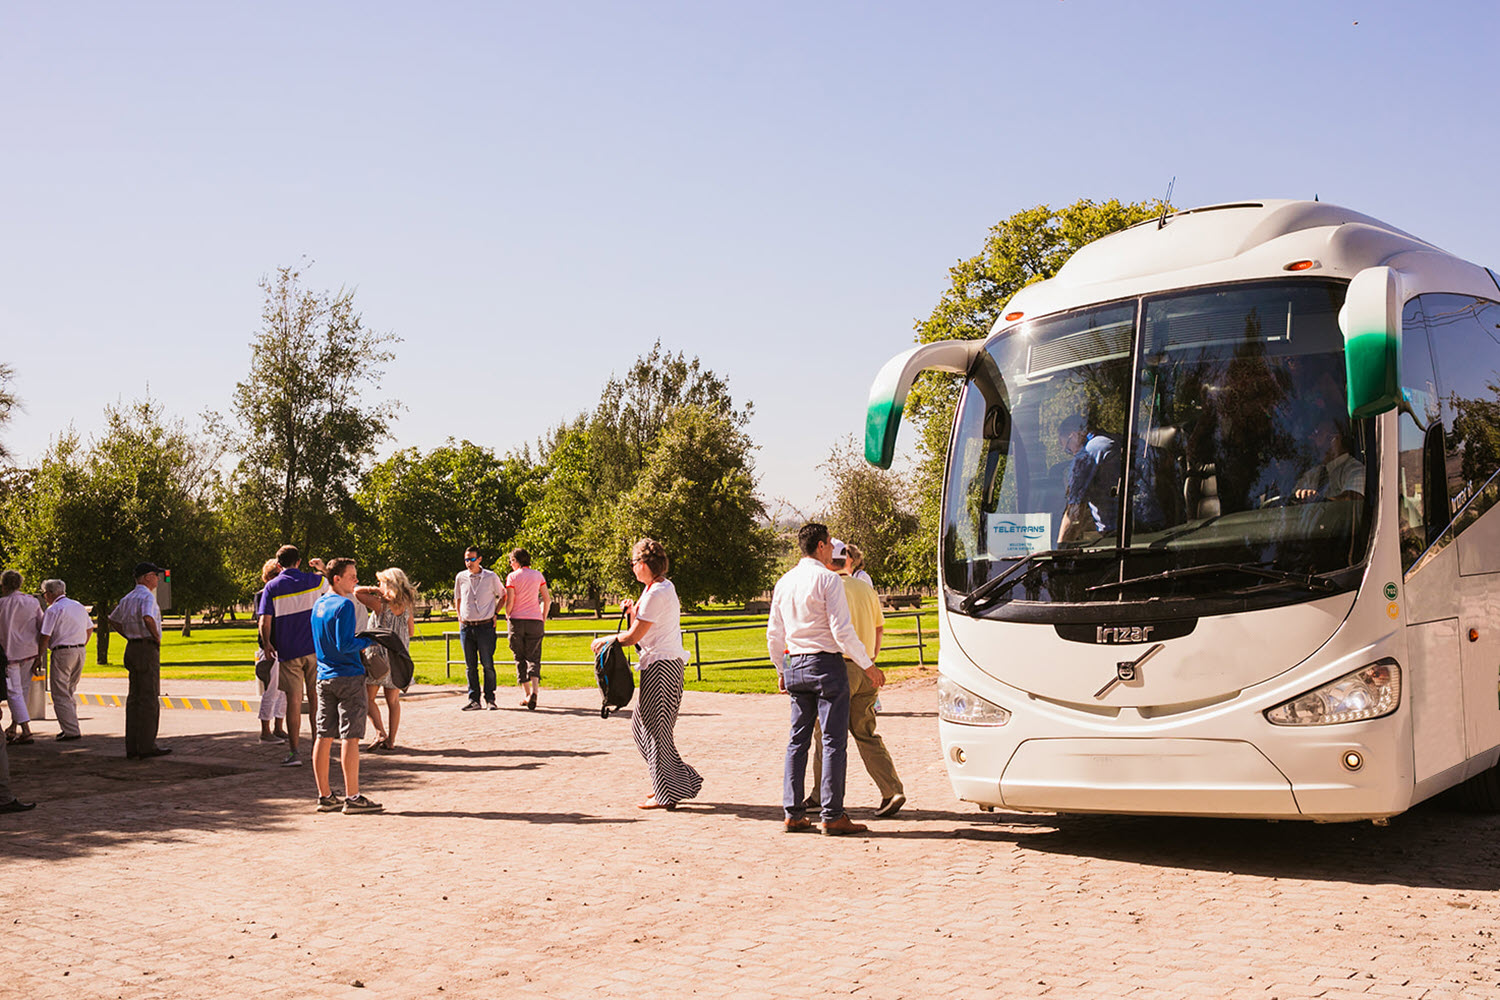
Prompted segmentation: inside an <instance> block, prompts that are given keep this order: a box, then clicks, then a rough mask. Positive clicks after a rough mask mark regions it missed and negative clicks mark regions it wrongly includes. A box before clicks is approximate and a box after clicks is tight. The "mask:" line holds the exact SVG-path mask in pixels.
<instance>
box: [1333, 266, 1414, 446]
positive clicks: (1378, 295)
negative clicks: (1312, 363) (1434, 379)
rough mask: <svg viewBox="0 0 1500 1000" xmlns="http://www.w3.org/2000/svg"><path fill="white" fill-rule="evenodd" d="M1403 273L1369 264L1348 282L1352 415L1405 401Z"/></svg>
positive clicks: (1343, 322)
mask: <svg viewBox="0 0 1500 1000" xmlns="http://www.w3.org/2000/svg"><path fill="white" fill-rule="evenodd" d="M1403 300H1404V295H1403V292H1402V282H1401V272H1400V271H1397V270H1396V269H1395V268H1392V267H1367V268H1365V269H1364V270H1363V271H1360V272H1359V273H1358V274H1356V275H1355V276H1354V280H1353V281H1351V282H1349V291H1348V294H1347V295H1346V296H1345V297H1344V307H1343V308H1342V309H1340V310H1339V329H1340V330H1342V331H1343V333H1344V370H1345V373H1346V374H1347V375H1348V382H1349V415H1350V416H1351V417H1356V418H1358V417H1373V416H1376V415H1377V414H1381V413H1384V412H1385V411H1387V410H1390V409H1394V408H1395V407H1397V406H1398V405H1400V403H1401V306H1402V304H1403Z"/></svg>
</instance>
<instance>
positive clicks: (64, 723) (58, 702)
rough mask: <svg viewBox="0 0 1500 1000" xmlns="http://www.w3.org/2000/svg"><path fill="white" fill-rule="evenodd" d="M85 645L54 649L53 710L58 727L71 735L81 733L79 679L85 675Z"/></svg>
mask: <svg viewBox="0 0 1500 1000" xmlns="http://www.w3.org/2000/svg"><path fill="white" fill-rule="evenodd" d="M86 652H88V650H87V649H85V648H84V647H83V646H73V647H70V648H68V649H54V650H53V651H52V667H51V681H52V712H53V714H54V715H56V716H57V728H58V729H59V730H61V731H62V732H63V733H66V734H67V735H69V736H77V735H79V732H80V731H79V729H78V698H77V692H78V679H79V678H80V677H82V676H83V659H84V657H83V654H84V653H86Z"/></svg>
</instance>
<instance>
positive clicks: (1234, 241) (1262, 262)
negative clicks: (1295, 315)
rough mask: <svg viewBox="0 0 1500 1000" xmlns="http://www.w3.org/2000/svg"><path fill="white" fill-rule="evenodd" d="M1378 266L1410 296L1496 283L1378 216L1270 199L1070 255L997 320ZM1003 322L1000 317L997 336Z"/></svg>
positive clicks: (1145, 229)
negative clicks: (1395, 274) (1395, 276)
mask: <svg viewBox="0 0 1500 1000" xmlns="http://www.w3.org/2000/svg"><path fill="white" fill-rule="evenodd" d="M1308 261H1310V262H1311V263H1310V264H1305V265H1303V266H1302V267H1299V268H1298V269H1296V270H1295V271H1293V269H1292V268H1291V265H1293V264H1294V263H1297V262H1308ZM1379 265H1386V266H1390V267H1395V268H1397V269H1399V270H1401V271H1402V272H1403V273H1404V274H1408V275H1410V276H1411V277H1412V278H1413V279H1415V280H1414V281H1413V282H1412V283H1411V284H1410V285H1409V286H1408V294H1416V293H1417V291H1452V292H1467V293H1469V294H1474V295H1488V296H1494V295H1495V294H1496V282H1495V280H1494V279H1493V277H1492V276H1491V274H1490V273H1489V272H1487V271H1486V270H1485V269H1484V268H1482V267H1479V266H1478V265H1475V264H1471V263H1468V262H1467V261H1464V260H1462V259H1460V258H1458V257H1454V256H1453V255H1452V254H1449V253H1447V252H1446V251H1444V250H1441V249H1439V248H1438V247H1435V246H1433V245H1432V244H1431V243H1428V242H1426V241H1424V240H1421V239H1418V238H1417V237H1415V236H1413V235H1411V234H1410V233H1406V232H1403V231H1402V230H1399V229H1397V228H1395V227H1394V226H1391V225H1388V224H1387V223H1384V222H1381V221H1380V220H1379V219H1375V218H1371V217H1370V216H1368V215H1362V214H1360V213H1359V212H1354V211H1350V210H1349V209H1347V208H1342V207H1340V206H1338V205H1330V204H1328V203H1327V202H1318V201H1286V200H1266V201H1247V202H1233V203H1229V204H1223V205H1207V206H1204V207H1202V208H1194V209H1189V210H1187V211H1182V212H1177V213H1174V214H1171V215H1168V216H1167V217H1166V219H1165V220H1157V219H1152V220H1149V221H1147V222H1142V223H1139V224H1138V225H1135V226H1132V227H1130V228H1129V229H1125V230H1122V231H1120V232H1118V233H1112V234H1110V235H1109V236H1106V237H1104V238H1103V239H1100V240H1096V241H1094V242H1093V243H1090V244H1089V245H1087V246H1085V247H1083V248H1082V249H1080V250H1079V251H1078V252H1077V253H1075V254H1073V256H1072V257H1071V258H1070V259H1069V260H1068V262H1067V263H1066V264H1064V265H1063V266H1062V268H1061V270H1059V271H1058V273H1057V275H1056V276H1055V277H1052V278H1049V279H1047V280H1045V281H1039V282H1036V283H1035V284H1032V285H1028V286H1027V287H1026V288H1024V289H1022V290H1021V291H1019V292H1017V293H1016V294H1015V296H1014V297H1012V298H1011V300H1010V302H1009V303H1007V305H1006V307H1005V309H1003V310H1002V311H1001V315H1002V317H1004V316H1007V315H1012V314H1014V313H1017V312H1019V313H1022V314H1023V315H1024V317H1025V318H1027V319H1030V318H1034V317H1037V316H1042V315H1045V314H1047V313H1053V312H1058V311H1061V310H1063V309H1071V308H1075V307H1078V306H1083V305H1088V304H1091V303H1096V302H1108V301H1111V300H1114V299H1121V298H1128V297H1131V296H1135V295H1141V294H1146V293H1151V292H1159V291H1166V290H1169V289H1174V288H1189V287H1194V286H1199V285H1207V284H1218V283H1221V282H1229V281H1245V280H1250V279H1255V278H1277V277H1287V276H1289V272H1291V273H1295V274H1296V275H1299V276H1304V277H1309V278H1312V277H1334V278H1342V279H1349V278H1352V277H1354V275H1355V274H1356V273H1358V272H1359V271H1362V270H1363V269H1365V268H1367V267H1375V266H1379ZM1018 318H1019V317H1018ZM1007 325H1009V324H1008V323H1007V322H1006V321H1005V320H1004V319H1003V318H1002V319H1001V320H1000V321H999V322H997V323H996V325H995V329H996V330H997V331H998V330H999V329H1000V328H1002V327H1004V326H1007Z"/></svg>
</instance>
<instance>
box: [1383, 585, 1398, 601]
mask: <svg viewBox="0 0 1500 1000" xmlns="http://www.w3.org/2000/svg"><path fill="white" fill-rule="evenodd" d="M1385 599H1386V600H1387V601H1394V600H1395V599H1396V581H1394V580H1392V581H1391V582H1389V583H1387V584H1386V585H1385Z"/></svg>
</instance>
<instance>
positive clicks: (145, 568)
mask: <svg viewBox="0 0 1500 1000" xmlns="http://www.w3.org/2000/svg"><path fill="white" fill-rule="evenodd" d="M160 572H162V568H161V567H160V566H158V565H156V563H149V562H143V563H137V564H136V567H135V578H136V579H137V580H139V579H140V578H141V577H143V576H145V575H146V574H147V573H160Z"/></svg>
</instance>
